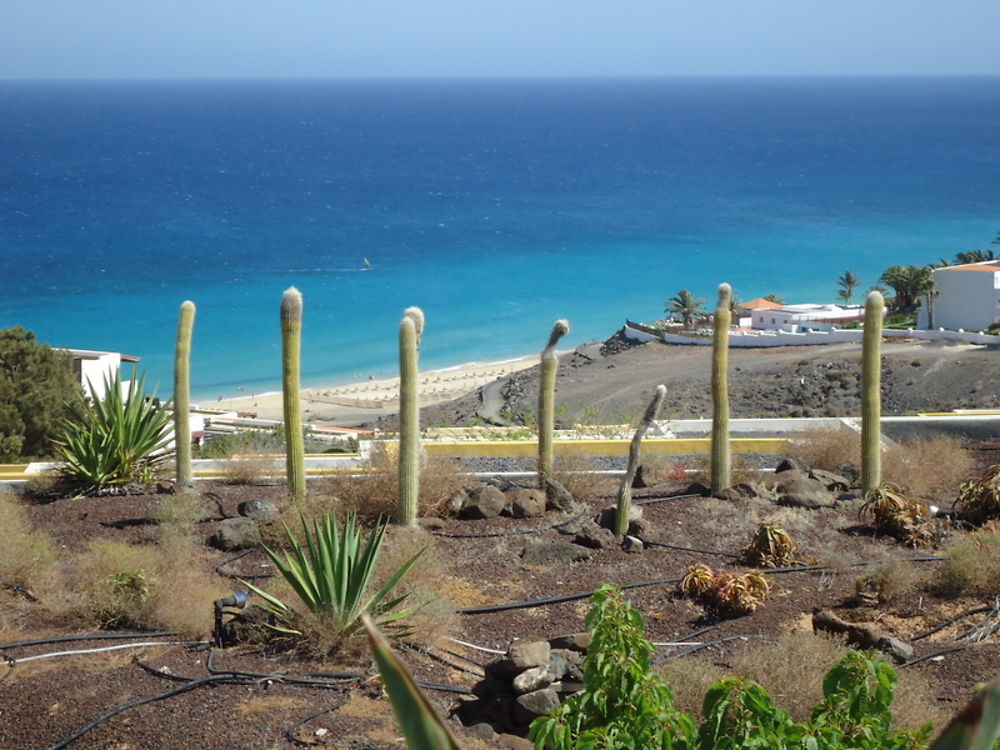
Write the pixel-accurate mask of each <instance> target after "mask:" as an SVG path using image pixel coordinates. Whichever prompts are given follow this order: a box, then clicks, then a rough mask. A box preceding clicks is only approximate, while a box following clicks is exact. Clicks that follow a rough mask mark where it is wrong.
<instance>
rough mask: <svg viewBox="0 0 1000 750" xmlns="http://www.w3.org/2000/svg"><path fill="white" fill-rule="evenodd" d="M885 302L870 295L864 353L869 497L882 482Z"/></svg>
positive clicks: (864, 463) (864, 461)
mask: <svg viewBox="0 0 1000 750" xmlns="http://www.w3.org/2000/svg"><path fill="white" fill-rule="evenodd" d="M884 313H885V301H884V300H883V299H882V295H881V294H880V293H879V292H869V293H868V299H867V301H866V302H865V330H864V336H863V338H862V344H861V345H862V353H861V491H862V493H863V494H865V495H867V494H868V493H869V492H871V491H872V490H874V489H875V488H876V487H878V486H879V485H880V484H881V483H882V455H881V452H880V451H881V445H880V443H881V438H882V434H881V433H882V430H881V423H880V420H881V417H882V393H881V386H882V382H881V381H882V356H881V351H882V317H883V315H884Z"/></svg>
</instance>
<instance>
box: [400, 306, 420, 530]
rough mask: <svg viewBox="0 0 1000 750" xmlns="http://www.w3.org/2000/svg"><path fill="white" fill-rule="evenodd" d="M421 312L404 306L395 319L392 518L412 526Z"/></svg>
mask: <svg viewBox="0 0 1000 750" xmlns="http://www.w3.org/2000/svg"><path fill="white" fill-rule="evenodd" d="M423 331H424V313H423V311H422V310H421V309H420V308H419V307H408V308H406V310H405V311H404V312H403V319H402V320H401V321H400V322H399V498H398V507H397V518H396V522H397V523H398V524H399V525H400V526H415V525H416V523H417V509H418V501H419V497H420V402H419V397H418V388H417V381H418V378H419V364H418V357H419V353H420V337H421V336H422V335H423Z"/></svg>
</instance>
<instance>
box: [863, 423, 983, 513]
mask: <svg viewBox="0 0 1000 750" xmlns="http://www.w3.org/2000/svg"><path fill="white" fill-rule="evenodd" d="M972 470H973V461H972V457H971V456H970V455H969V452H968V451H966V450H964V449H963V448H962V443H961V441H959V440H956V439H955V438H950V437H936V438H930V439H929V440H908V441H905V442H901V443H894V444H890V445H889V446H888V447H887V448H886V449H885V450H884V451H883V452H882V479H883V480H884V481H886V482H890V483H892V484H896V485H899V486H900V487H903V488H904V489H905V490H906V491H907V494H909V495H911V496H913V497H919V498H923V499H925V500H930V499H937V500H943V499H951V498H953V497H955V493H956V491H957V490H958V487H959V485H960V484H961V483H962V482H963V481H964V480H965V479H967V478H968V477H969V475H970V474H972Z"/></svg>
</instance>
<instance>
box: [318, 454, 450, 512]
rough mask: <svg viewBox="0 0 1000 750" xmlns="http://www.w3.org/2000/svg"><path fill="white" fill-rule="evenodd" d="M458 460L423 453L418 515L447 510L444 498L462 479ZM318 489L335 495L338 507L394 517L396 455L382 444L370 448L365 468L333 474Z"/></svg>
mask: <svg viewBox="0 0 1000 750" xmlns="http://www.w3.org/2000/svg"><path fill="white" fill-rule="evenodd" d="M466 481H467V480H466V478H465V477H463V476H462V474H461V466H460V465H459V463H458V461H456V460H455V459H453V458H449V457H446V456H426V457H425V459H424V461H423V462H422V464H421V468H420V496H419V498H418V503H419V511H418V515H420V516H441V515H446V514H447V513H448V502H449V501H450V500H451V499H452V497H454V496H455V495H456V494H457V493H458V492H459V491H460V490H461V489H462V486H463V485H464V484H465V483H466ZM323 485H324V486H323V488H322V493H323V494H325V495H326V496H328V497H331V496H332V497H335V498H336V499H337V507H338V510H340V511H343V512H347V511H351V510H353V511H356V512H357V514H358V518H361V519H365V520H375V519H376V518H378V517H379V516H386V517H388V518H394V517H395V516H396V504H397V497H398V494H399V459H398V457H397V455H396V453H395V451H394V450H392V449H390V448H387V447H386V446H384V445H376V446H375V447H374V448H373V449H372V454H371V459H370V463H369V470H368V471H366V472H364V473H362V474H354V475H337V476H334V477H331V478H330V479H329V480H327V481H326V482H324V483H323Z"/></svg>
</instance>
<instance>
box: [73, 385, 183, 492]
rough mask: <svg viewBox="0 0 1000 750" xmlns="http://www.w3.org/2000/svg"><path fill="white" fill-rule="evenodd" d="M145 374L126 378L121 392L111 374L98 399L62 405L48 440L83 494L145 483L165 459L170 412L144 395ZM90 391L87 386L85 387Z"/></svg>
mask: <svg viewBox="0 0 1000 750" xmlns="http://www.w3.org/2000/svg"><path fill="white" fill-rule="evenodd" d="M145 381H146V379H145V376H143V377H140V378H138V379H136V377H135V375H133V376H132V377H131V378H130V379H129V383H128V391H127V392H126V393H123V389H122V383H121V378H120V377H119V375H118V374H117V373H116V374H115V376H114V377H113V378H106V379H105V381H104V397H103V398H101V399H88V400H87V401H85V402H83V403H82V404H70V405H68V406H67V414H66V416H65V417H64V418H63V419H62V420H61V422H60V425H59V426H60V436H59V437H58V438H57V439H56V440H54V441H53V442H54V443H55V446H56V451H57V453H58V455H59V457H60V458H61V459H62V461H63V466H62V468H61V469H60V471H61V473H62V474H63V476H64V477H65V478H66V479H67V480H68V481H69V483H70V484H71V485H72V486H73V487H74V488H75V489H77V490H79V491H81V492H83V493H89V494H93V493H98V492H102V491H105V490H107V488H109V487H113V486H115V485H122V484H128V483H130V482H146V481H148V480H149V479H151V478H152V473H153V469H154V468H155V467H156V466H157V465H158V464H160V463H163V462H164V461H166V460H167V459H168V458H169V457H170V451H169V450H167V446H168V444H169V443H170V438H171V432H170V413H169V411H168V410H167V409H165V408H163V407H162V406H161V405H160V404H159V402H158V401H157V399H156V393H155V391H154V393H153V394H152V395H151V396H149V397H147V396H146V389H145ZM91 390H92V391H93V387H91Z"/></svg>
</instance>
